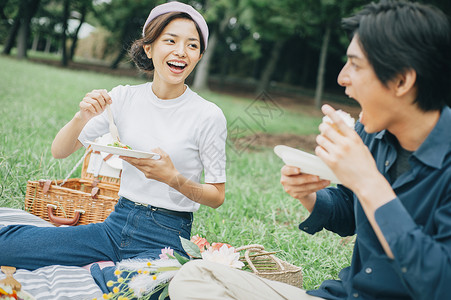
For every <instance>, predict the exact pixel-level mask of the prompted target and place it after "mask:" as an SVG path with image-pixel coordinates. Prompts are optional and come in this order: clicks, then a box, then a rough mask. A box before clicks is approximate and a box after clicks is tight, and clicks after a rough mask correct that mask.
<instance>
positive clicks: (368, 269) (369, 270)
mask: <svg viewBox="0 0 451 300" xmlns="http://www.w3.org/2000/svg"><path fill="white" fill-rule="evenodd" d="M372 272H373V269H371V268H366V269H365V273H366V274H371V273H372Z"/></svg>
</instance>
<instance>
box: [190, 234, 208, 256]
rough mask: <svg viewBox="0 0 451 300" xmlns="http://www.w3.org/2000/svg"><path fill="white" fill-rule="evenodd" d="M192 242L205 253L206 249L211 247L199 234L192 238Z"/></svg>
mask: <svg viewBox="0 0 451 300" xmlns="http://www.w3.org/2000/svg"><path fill="white" fill-rule="evenodd" d="M191 242H193V243H194V244H196V245H197V247H199V249H200V252H204V251H205V249H207V248H208V247H210V243H209V242H208V241H207V239H206V238H203V237H200V236H199V235H198V234H196V235H195V236H192V237H191Z"/></svg>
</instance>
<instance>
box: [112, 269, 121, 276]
mask: <svg viewBox="0 0 451 300" xmlns="http://www.w3.org/2000/svg"><path fill="white" fill-rule="evenodd" d="M121 273H122V272H121V271H120V270H116V271H114V275H116V276H119V275H121Z"/></svg>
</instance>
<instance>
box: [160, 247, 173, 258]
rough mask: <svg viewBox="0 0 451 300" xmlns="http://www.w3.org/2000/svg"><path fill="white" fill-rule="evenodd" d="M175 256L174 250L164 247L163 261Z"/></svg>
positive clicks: (162, 252) (161, 255)
mask: <svg viewBox="0 0 451 300" xmlns="http://www.w3.org/2000/svg"><path fill="white" fill-rule="evenodd" d="M168 255H169V256H172V257H173V256H174V249H171V248H170V247H164V249H161V254H160V258H161V259H169V256H168Z"/></svg>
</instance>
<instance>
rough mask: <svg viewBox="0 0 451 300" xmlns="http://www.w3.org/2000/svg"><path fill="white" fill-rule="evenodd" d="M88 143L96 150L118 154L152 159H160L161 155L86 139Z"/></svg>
mask: <svg viewBox="0 0 451 300" xmlns="http://www.w3.org/2000/svg"><path fill="white" fill-rule="evenodd" d="M86 143H88V144H90V145H91V147H92V149H94V150H95V151H101V152H106V153H111V154H116V155H122V156H129V157H136V158H152V159H160V155H159V154H157V153H153V152H144V151H138V150H130V149H125V148H118V147H113V146H106V145H101V144H97V143H94V142H90V141H86Z"/></svg>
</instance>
